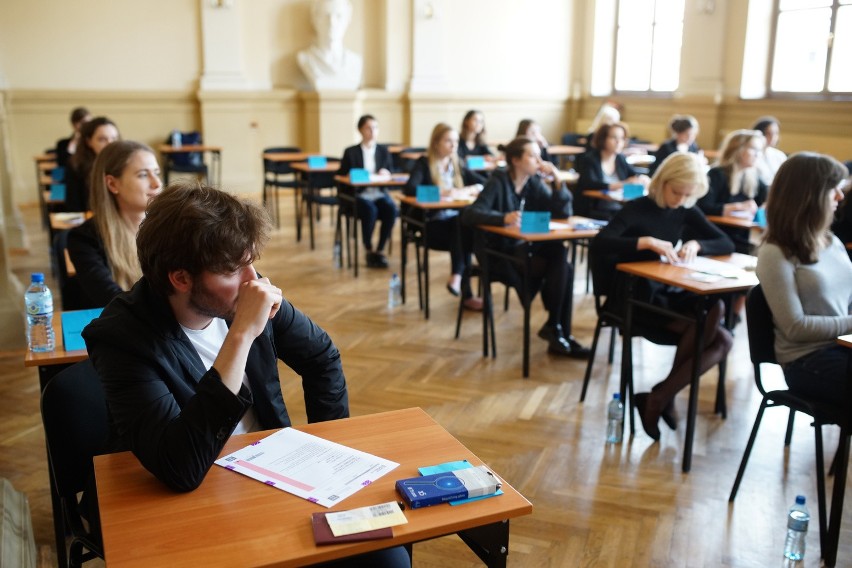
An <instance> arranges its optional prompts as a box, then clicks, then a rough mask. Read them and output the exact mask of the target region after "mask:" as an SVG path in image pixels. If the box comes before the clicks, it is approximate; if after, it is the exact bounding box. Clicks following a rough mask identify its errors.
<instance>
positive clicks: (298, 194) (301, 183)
mask: <svg viewBox="0 0 852 568" xmlns="http://www.w3.org/2000/svg"><path fill="white" fill-rule="evenodd" d="M304 190H305V177H304V175H302V174H301V173H300V174H299V180H298V183H297V184H296V187H295V188H293V211H294V212H295V213H294V214H295V216H296V242H297V243H300V242H302V192H303V191H304Z"/></svg>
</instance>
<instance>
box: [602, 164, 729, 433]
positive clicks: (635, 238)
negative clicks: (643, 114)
mask: <svg viewBox="0 0 852 568" xmlns="http://www.w3.org/2000/svg"><path fill="white" fill-rule="evenodd" d="M706 191H707V176H706V175H705V174H704V166H703V164H702V163H701V160H700V159H699V157H698V156H696V155H695V154H681V153H676V154H672V155H671V156H669V157H668V158H667V159H666V160H665V161H664V162H663V163H662V164H661V166H660V167H659V169H657V173H656V174H654V177H653V179H651V184H650V186H649V187H648V192H649V194H648V196H647V197H640V198H638V199H635V200H633V201H629V202H627V203H625V204H624V208H623V209H622V210H621V211H619V212H618V213H617V214H616V215H615V217H613V218H612V220H610V222H609V224H607V226H606V227H604V228H603V229H602V230H601V232H600V233H598V234H597V236H596V237H595V238H594V239H593V240H592V246H591V255H592V258H595V261H594V263H595V265H596V266H598V267H600V270H602V274H603V278H600V279H598V278H596V279H595V280H596V282H597V281H598V280H601V281H604V282H611V284H610V288H609V290H606V291H603V293H604V294H605V295H606V296H607V303H608V304H609V306H608V309H609V310H610V311H613V312H615V313H623V312H624V309H625V306H626V304H625V301H626V299H627V298H626V293H627V292H626V290H625V283H626V276H625V275H624V274H622V273H619V272H617V271H616V269H615V265H616V264H617V263H619V262H631V261H638V260H658V259H665V261H666V262H681V261H686V262H688V261H690V260H692V259H694V258H695V256H696V255H698V254H702V255H720V254H730V253H732V252H734V244H733V243H732V242H731V239H729V238H728V237H727V236H726V235H725V234H724V233H723V232H722V231H721V230H719V229H718V228H717V227H716V226H715V225H713V224H712V223H710V222H709V221H708V220H707V219H706V218H705V217H704V215H703V214H702V213H701V211H700V210H699V209H697V208H694V207H693V205H694V204H695V201H696V199H698V198H699V197H700V196H701V195H703V194H704V193H705V192H706ZM687 234H689V235H691V237H690V239H691V240H686V242H683V241H684V240H685V239H686V236H685V235H687ZM678 243H683V244H682V246H681V247H680V248H678V247H677V246H676V245H677V244H678ZM607 275H609V276H607ZM633 294H634V297H635V298H636V299H639V300H643V301H646V302H650V303H651V304H654V305H658V306H661V307H664V308H669V309H672V310H674V311H677V312H682V313H684V314H690V315H691V314H692V313H694V309H693V308H694V306H695V303H696V302H698V301H703V300H701V298H699V297H698V296H696V295H694V294H692V293H690V292H686V291H684V290H682V289H679V288H672V287H670V286H666V285H664V284H659V283H656V282H651V281H649V280H639V281H637V282H636V285H635V286H634V290H633ZM633 314H634V316H633V321H634V322H635V324H636V325H637V326H641V327H642V328H646V329H655V328H660V329H662V330H665V331H668V332H671V333H672V334H677V335H679V336H680V340H679V342H678V345H677V351H676V353H675V358H674V363H673V364H672V370H671V371H670V372H669V374H668V376H667V377H666V378H665V379H664V380H663V381H662V382H660V383H658V384H656V385H655V386H654V387H653V389H652V390H651V392H650V393H647V392H646V393H637V394H636V397H635V401H636V407H637V408H638V409H639V416H640V417H641V419H642V427H643V428H644V429H645V432H647V433H648V435H649V436H651V437H652V438H653V439H654V440H659V439H660V428H659V425H658V423H659V420H660V417H661V416H662V418H663V420H664V421H665V423H666V424H667V425H668V426H669V427H670V428H672V429H674V428H675V427H676V426H677V415H676V413H675V404H674V398H675V395H676V394H677V393H678V392H680V391H681V389H683V388H684V387H685V386H687V385H688V384H689V383H690V381H691V377H692V365H693V358H694V357H695V355H696V354H695V353H694V351H693V348H694V346H695V332H696V329H695V324H694V323H691V322H685V321H682V320H676V319H667V318H665V317H664V316H661V315H659V314H656V313H651V312H648V311H643V310H642V309H641V308H637V309H635V310H634V311H633ZM724 314H725V308H724V304H723V303H722V301H721V300H718V301H717V302H716V303H715V304H714V305H713V306H712V307H711V308H710V310H709V313H708V314H707V320H706V323H705V325H704V351H703V352H702V353H701V354H700V372H701V373H704V372H705V371H707V370H708V369H710V368H712V367H713V366H714V365H716V364H718V363H719V361H721V360H722V359H723V358H724V357H725V356H727V354H728V351H730V349H731V345H732V337H731V334H730V332H729V331H728V330H727V329H725V328H724V327H722V325H721V322H722V318H723V316H724Z"/></svg>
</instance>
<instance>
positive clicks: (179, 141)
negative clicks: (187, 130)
mask: <svg viewBox="0 0 852 568" xmlns="http://www.w3.org/2000/svg"><path fill="white" fill-rule="evenodd" d="M182 145H183V136H182V135H181V133H180V130H178V129H174V130H172V148H180V147H181V146H182Z"/></svg>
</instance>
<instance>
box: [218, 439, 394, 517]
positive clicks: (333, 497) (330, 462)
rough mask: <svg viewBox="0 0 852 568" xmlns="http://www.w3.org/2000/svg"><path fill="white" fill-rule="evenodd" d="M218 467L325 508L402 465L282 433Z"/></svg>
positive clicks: (245, 449) (222, 462)
mask: <svg viewBox="0 0 852 568" xmlns="http://www.w3.org/2000/svg"><path fill="white" fill-rule="evenodd" d="M215 463H216V464H217V465H220V466H222V467H224V468H227V469H230V470H233V471H236V472H237V473H241V474H243V475H246V476H248V477H251V478H253V479H257V480H258V481H262V482H263V483H266V484H267V485H271V486H272V487H275V488H277V489H280V490H282V491H286V492H287V493H292V494H293V495H296V496H297V497H301V498H302V499H307V500H308V501H312V502H314V503H318V504H320V505H322V506H324V507H331V506H333V505H335V504H337V503H339V502H340V501H342V500H343V499H345V498H347V497H349V496H350V495H352V494H354V493H355V492H356V491H358V490H359V489H361V488H363V487H366V486H367V485H370V484H371V483H373V482H374V481H376V480H377V479H379V478H380V477H382V476H383V475H385V474H386V473H388V472H389V471H392V470H393V469H395V468H396V467H398V466H399V464H398V463H396V462H392V461H390V460H386V459H383V458H380V457H376V456H373V455H370V454H368V453H366V452H361V451H359V450H354V449H352V448H347V447H346V446H343V445H340V444H336V443H334V442H330V441H328V440H324V439H322V438H318V437H316V436H312V435H310V434H306V433H304V432H301V431H299V430H294V429H293V428H284V429H282V430H279V431H278V432H275V433H274V434H272V435H271V436H267V437H266V438H263V439H261V440H258V441H257V442H255V443H254V444H252V445H250V446H246V447H245V448H243V449H241V450H237V451H236V452H234V453H232V454H230V455H227V456H225V457H223V458H220V459H218V460H216V462H215Z"/></svg>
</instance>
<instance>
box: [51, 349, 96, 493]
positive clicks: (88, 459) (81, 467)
mask: <svg viewBox="0 0 852 568" xmlns="http://www.w3.org/2000/svg"><path fill="white" fill-rule="evenodd" d="M41 418H42V422H43V423H44V434H45V438H46V439H47V451H48V453H49V455H50V461H51V466H52V472H51V474H52V475H53V479H54V483H55V486H56V490H57V492H58V493H59V495H60V496H62V497H63V498H67V499H72V500H76V494H77V493H79V492H80V491H83V490H84V489H85V488H86V483H87V481H89V480H90V478H91V476H92V474H93V465H92V458H93V457H94V456H96V455H99V454H102V453H105V452H107V451H108V444H109V432H110V428H109V417H108V413H107V405H106V397H105V396H104V391H103V387H102V385H101V381H100V378H99V377H98V374H97V372H96V371H95V367H94V366H93V365H92V362H91V360H89V359H86V360H85V361H80V362H79V363H75V364H74V365H71V366H70V367H68V368H67V369H64V370H63V371H61V372H59V373H58V374H57V375H56V376H55V377H53V379H51V380H50V381H49V382H48V383H47V386H46V387H45V389H44V392H43V393H42V395H41Z"/></svg>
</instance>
